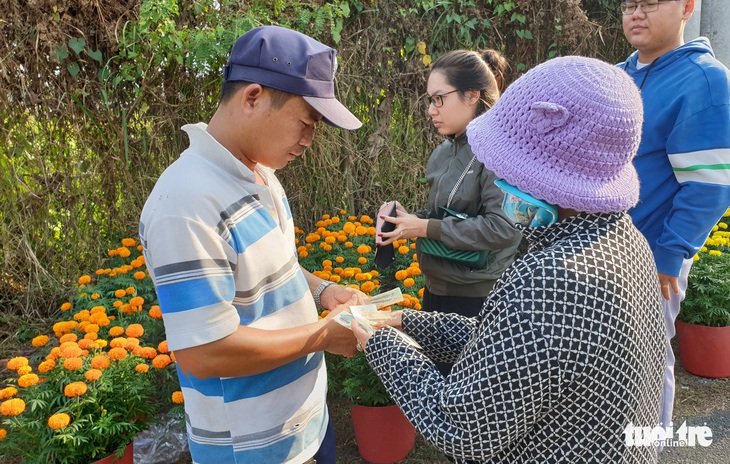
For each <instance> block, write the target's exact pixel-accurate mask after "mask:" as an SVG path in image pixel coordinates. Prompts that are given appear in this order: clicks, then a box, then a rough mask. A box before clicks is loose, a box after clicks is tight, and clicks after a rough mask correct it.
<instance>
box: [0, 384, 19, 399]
mask: <svg viewBox="0 0 730 464" xmlns="http://www.w3.org/2000/svg"><path fill="white" fill-rule="evenodd" d="M17 393H18V389H17V388H15V387H5V388H3V389H2V390H0V400H6V399H8V398H11V397H13V396H15V395H16V394H17Z"/></svg>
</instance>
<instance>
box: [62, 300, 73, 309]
mask: <svg viewBox="0 0 730 464" xmlns="http://www.w3.org/2000/svg"><path fill="white" fill-rule="evenodd" d="M69 309H71V303H69V302H68V301H67V302H65V303H64V304H62V305H61V311H68V310H69Z"/></svg>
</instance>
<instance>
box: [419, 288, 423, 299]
mask: <svg viewBox="0 0 730 464" xmlns="http://www.w3.org/2000/svg"><path fill="white" fill-rule="evenodd" d="M423 290H424V289H423V288H419V289H418V296H419V297H420V298H423Z"/></svg>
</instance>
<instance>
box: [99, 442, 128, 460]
mask: <svg viewBox="0 0 730 464" xmlns="http://www.w3.org/2000/svg"><path fill="white" fill-rule="evenodd" d="M133 463H134V442H132V443H130V444H129V445H127V448H126V449H125V450H124V455H123V456H122V457H121V458H117V457H116V456H115V455H113V454H112V455H111V456H107V457H105V458H104V459H100V460H98V461H94V462H92V463H91V464H133Z"/></svg>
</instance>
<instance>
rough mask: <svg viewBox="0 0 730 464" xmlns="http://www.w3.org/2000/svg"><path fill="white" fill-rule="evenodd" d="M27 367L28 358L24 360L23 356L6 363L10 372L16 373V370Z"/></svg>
mask: <svg viewBox="0 0 730 464" xmlns="http://www.w3.org/2000/svg"><path fill="white" fill-rule="evenodd" d="M27 365H28V358H25V357H23V356H17V357H15V358H12V359H11V360H10V361H8V364H7V368H8V369H10V370H11V371H17V370H18V368H20V367H23V366H27Z"/></svg>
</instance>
